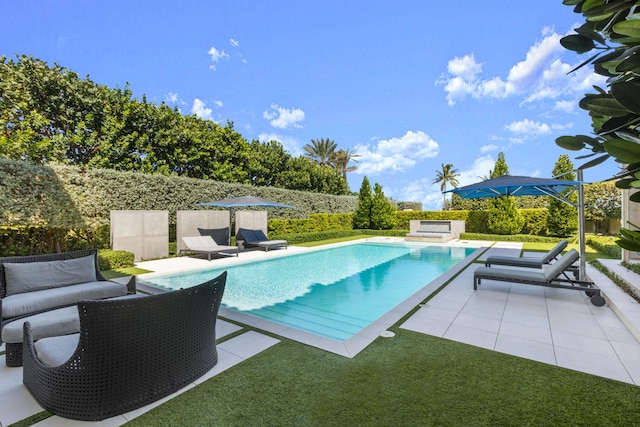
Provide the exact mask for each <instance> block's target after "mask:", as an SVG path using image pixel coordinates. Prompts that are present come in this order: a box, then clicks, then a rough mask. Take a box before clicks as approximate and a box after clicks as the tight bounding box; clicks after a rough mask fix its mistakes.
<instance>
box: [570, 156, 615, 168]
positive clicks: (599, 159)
mask: <svg viewBox="0 0 640 427" xmlns="http://www.w3.org/2000/svg"><path fill="white" fill-rule="evenodd" d="M609 157H611V156H609V155H608V154H605V155H604V156H600V157H597V158H595V159H593V160H591V161H589V162H587V163H585V164H584V165H582V166H580V167H579V168H578V169H589V168H592V167H594V166H597V165H599V164H600V163H602V162H604V161H605V160H607V159H608V158H609Z"/></svg>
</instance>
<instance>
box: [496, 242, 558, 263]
mask: <svg viewBox="0 0 640 427" xmlns="http://www.w3.org/2000/svg"><path fill="white" fill-rule="evenodd" d="M568 244H569V242H567V241H566V240H561V241H560V242H558V244H557V245H555V246H554V247H553V248H552V249H551V250H550V251H549V252H546V253H545V254H544V255H543V256H542V257H540V258H537V257H509V256H490V257H488V258H487V260H486V261H485V263H484V265H485V267H491V266H492V265H508V266H511V267H530V268H542V266H543V265H545V264H549V263H550V262H551V261H553V260H556V259H558V256H560V254H561V253H562V251H563V250H564V249H565V248H566V247H567V245H568Z"/></svg>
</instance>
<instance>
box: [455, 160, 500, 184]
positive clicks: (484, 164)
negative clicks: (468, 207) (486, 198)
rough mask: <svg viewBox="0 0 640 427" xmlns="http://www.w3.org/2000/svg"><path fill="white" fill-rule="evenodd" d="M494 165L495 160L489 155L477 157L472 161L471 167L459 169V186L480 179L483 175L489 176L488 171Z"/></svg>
mask: <svg viewBox="0 0 640 427" xmlns="http://www.w3.org/2000/svg"><path fill="white" fill-rule="evenodd" d="M495 166H496V161H495V160H494V159H493V157H491V155H486V156H482V157H478V158H477V159H475V160H474V161H473V165H471V168H469V169H467V170H463V171H460V176H459V177H458V183H459V184H460V185H459V187H464V186H465V185H470V184H474V183H476V182H479V181H482V179H483V178H484V177H489V173H490V171H491V170H493V169H494V168H495Z"/></svg>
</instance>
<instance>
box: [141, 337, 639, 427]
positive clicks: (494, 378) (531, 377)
mask: <svg viewBox="0 0 640 427" xmlns="http://www.w3.org/2000/svg"><path fill="white" fill-rule="evenodd" d="M393 330H394V332H396V337H395V338H378V339H377V340H376V341H375V342H374V343H373V344H372V345H370V346H369V347H368V348H367V349H365V350H364V351H362V352H361V353H360V354H358V355H357V356H356V357H355V358H354V359H348V358H345V357H342V356H338V355H335V354H332V353H328V352H326V351H323V350H319V349H316V348H313V347H308V346H305V345H303V344H299V343H296V342H292V341H288V340H283V342H281V343H279V344H277V345H275V346H273V347H271V348H270V349H268V350H266V351H264V352H262V353H261V354H259V355H257V356H254V357H252V358H250V359H249V360H247V361H245V362H243V363H241V364H239V365H237V366H234V367H233V368H231V369H229V370H228V371H225V372H223V373H221V374H219V375H217V376H216V377H214V378H212V379H210V380H208V381H206V382H205V383H203V384H201V385H199V386H197V387H195V388H193V389H191V390H189V391H187V392H186V393H184V394H182V395H180V396H178V397H176V398H174V399H172V400H170V401H169V402H167V403H164V404H163V405H161V406H160V407H158V408H156V409H154V410H152V411H150V412H148V413H146V414H144V415H142V416H141V417H139V418H136V419H134V420H133V421H132V422H131V423H130V425H132V426H137V425H139V426H150V425H189V426H209V425H220V426H290V425H296V426H298V425H299V426H370V425H375V426H414V425H415V426H427V425H438V426H524V425H530V426H560V425H562V426H569V425H571V426H580V425H582V426H596V425H597V426H604V425H620V426H626V425H637V424H638V423H640V410H639V409H638V408H640V393H638V390H639V389H638V387H636V386H633V385H629V384H625V383H620V382H616V381H613V380H608V379H603V378H600V377H595V376H591V375H588V374H584V373H580V372H575V371H570V370H567V369H563V368H558V367H556V366H552V365H546V364H543V363H538V362H534V361H531V360H526V359H521V358H517V357H514V356H509V355H506V354H502V353H498V352H494V351H489V350H485V349H481V348H478V347H473V346H469V345H465V344H461V343H457V342H454V341H449V340H445V339H441V338H436V337H432V336H428V335H423V334H419V333H415V332H411V331H405V330H402V329H398V328H393Z"/></svg>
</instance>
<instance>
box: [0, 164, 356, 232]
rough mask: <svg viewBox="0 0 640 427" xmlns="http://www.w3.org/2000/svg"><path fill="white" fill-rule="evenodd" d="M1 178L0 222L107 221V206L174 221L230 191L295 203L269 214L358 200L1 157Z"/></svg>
mask: <svg viewBox="0 0 640 427" xmlns="http://www.w3.org/2000/svg"><path fill="white" fill-rule="evenodd" d="M0 182H1V183H2V185H1V186H0V224H2V225H31V226H43V225H46V226H50V227H60V228H65V227H66V228H69V229H71V228H85V227H95V226H100V225H108V224H109V220H110V211H111V210H132V209H151V210H153V209H160V210H168V211H169V222H170V223H175V212H176V211H178V210H194V209H212V208H205V207H200V206H198V205H197V204H198V203H201V202H210V201H214V200H220V199H225V198H229V197H233V196H245V195H252V196H258V197H263V198H265V199H268V200H271V201H274V202H279V203H283V204H287V205H292V206H295V207H296V208H295V209H276V208H266V209H264V210H267V211H268V212H269V217H270V218H307V217H308V216H309V215H311V214H313V213H317V212H327V213H347V212H353V211H355V209H356V206H357V203H358V198H357V196H335V195H330V194H320V193H310V192H304V191H292V190H285V189H281V188H274V187H253V186H250V185H244V184H231V183H225V182H218V181H209V180H200V179H193V178H185V177H177V176H164V175H149V174H142V173H134V172H119V171H114V170H110V169H87V170H83V169H80V168H77V167H72V166H64V165H58V164H50V165H48V166H35V165H32V164H29V163H26V162H18V161H13V160H8V159H5V158H1V157H0ZM213 209H215V208H213ZM261 209H262V208H261Z"/></svg>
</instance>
